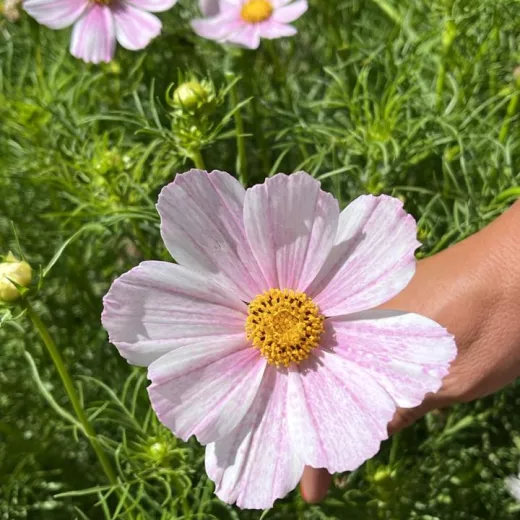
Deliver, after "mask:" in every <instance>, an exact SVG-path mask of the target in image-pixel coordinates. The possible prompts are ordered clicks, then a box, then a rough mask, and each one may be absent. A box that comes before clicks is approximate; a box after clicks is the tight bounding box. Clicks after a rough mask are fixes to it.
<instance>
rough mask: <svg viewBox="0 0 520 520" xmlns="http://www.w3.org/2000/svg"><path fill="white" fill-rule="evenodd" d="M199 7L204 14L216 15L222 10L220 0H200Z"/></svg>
mask: <svg viewBox="0 0 520 520" xmlns="http://www.w3.org/2000/svg"><path fill="white" fill-rule="evenodd" d="M199 8H200V11H201V12H202V14H203V15H204V16H216V15H217V14H218V13H219V12H220V6H219V0H199Z"/></svg>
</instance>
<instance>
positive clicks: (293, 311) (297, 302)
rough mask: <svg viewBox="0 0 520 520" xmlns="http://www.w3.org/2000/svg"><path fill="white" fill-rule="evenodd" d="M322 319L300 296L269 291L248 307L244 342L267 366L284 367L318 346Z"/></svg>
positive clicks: (300, 294)
mask: <svg viewBox="0 0 520 520" xmlns="http://www.w3.org/2000/svg"><path fill="white" fill-rule="evenodd" d="M324 319H325V318H324V316H322V315H321V314H320V311H319V309H318V306H317V305H316V304H315V303H314V302H313V301H312V300H311V299H310V298H309V297H308V296H307V295H306V294H304V293H301V292H296V291H292V290H289V289H269V290H268V291H266V292H264V293H262V294H260V295H258V296H257V297H256V298H255V299H254V300H253V301H252V302H251V303H250V304H249V314H248V316H247V320H246V334H247V339H248V340H249V341H251V343H253V346H254V347H255V348H258V349H260V352H261V353H262V356H264V357H265V358H266V359H267V362H268V363H270V364H271V365H276V366H284V367H288V366H289V365H290V364H291V363H299V362H300V361H303V360H304V359H307V358H308V357H309V355H310V353H311V350H312V349H313V348H315V347H317V346H318V344H319V342H320V337H321V334H322V333H323V322H324Z"/></svg>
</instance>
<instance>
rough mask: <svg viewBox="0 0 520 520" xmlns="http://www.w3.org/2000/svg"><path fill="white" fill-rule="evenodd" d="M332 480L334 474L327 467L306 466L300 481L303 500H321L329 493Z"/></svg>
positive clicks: (314, 502)
mask: <svg viewBox="0 0 520 520" xmlns="http://www.w3.org/2000/svg"><path fill="white" fill-rule="evenodd" d="M331 480H332V476H331V474H330V473H329V472H328V471H327V470H326V469H323V468H319V469H316V468H311V467H310V466H305V470H304V471H303V476H302V479H301V481H300V493H301V494H302V498H303V500H305V502H308V503H309V504H316V503H317V502H321V501H322V500H323V499H324V498H325V495H326V494H327V491H328V489H329V486H330V482H331Z"/></svg>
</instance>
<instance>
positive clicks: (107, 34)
mask: <svg viewBox="0 0 520 520" xmlns="http://www.w3.org/2000/svg"><path fill="white" fill-rule="evenodd" d="M176 2H177V0H25V1H24V3H23V7H24V9H25V10H26V11H27V12H28V13H29V14H30V15H31V16H32V17H33V18H35V19H36V20H37V21H38V22H39V23H41V24H43V25H46V26H47V27H50V28H51V29H63V28H65V27H68V26H69V25H72V24H74V29H73V31H72V40H71V43H70V52H71V53H72V55H73V56H75V57H76V58H80V59H82V60H84V61H86V62H91V63H100V62H102V61H105V62H109V61H110V60H112V58H113V57H114V52H115V47H116V40H117V41H118V42H119V43H120V44H121V45H122V46H123V47H124V48H125V49H129V50H131V51H135V50H138V49H143V48H144V47H146V46H147V45H148V44H149V43H150V41H151V40H152V39H153V38H155V37H156V36H158V35H159V33H160V32H161V27H162V25H161V21H160V20H159V18H157V16H154V15H153V14H150V12H149V11H151V12H158V11H166V10H167V9H170V7H172V6H173V5H174V4H175V3H176Z"/></svg>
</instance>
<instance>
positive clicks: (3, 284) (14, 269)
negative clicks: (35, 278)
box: [0, 253, 32, 302]
mask: <svg viewBox="0 0 520 520" xmlns="http://www.w3.org/2000/svg"><path fill="white" fill-rule="evenodd" d="M31 279H32V269H31V266H30V265H29V264H28V263H27V262H24V261H20V260H18V258H16V257H15V256H14V255H13V254H12V253H9V254H8V255H7V256H6V257H5V260H4V262H2V263H0V301H4V302H12V301H14V300H16V299H17V298H19V297H20V292H19V291H18V289H17V287H16V285H14V284H13V283H12V282H11V280H12V281H13V282H15V283H17V284H18V285H21V286H22V287H27V286H28V285H29V284H30V283H31Z"/></svg>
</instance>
